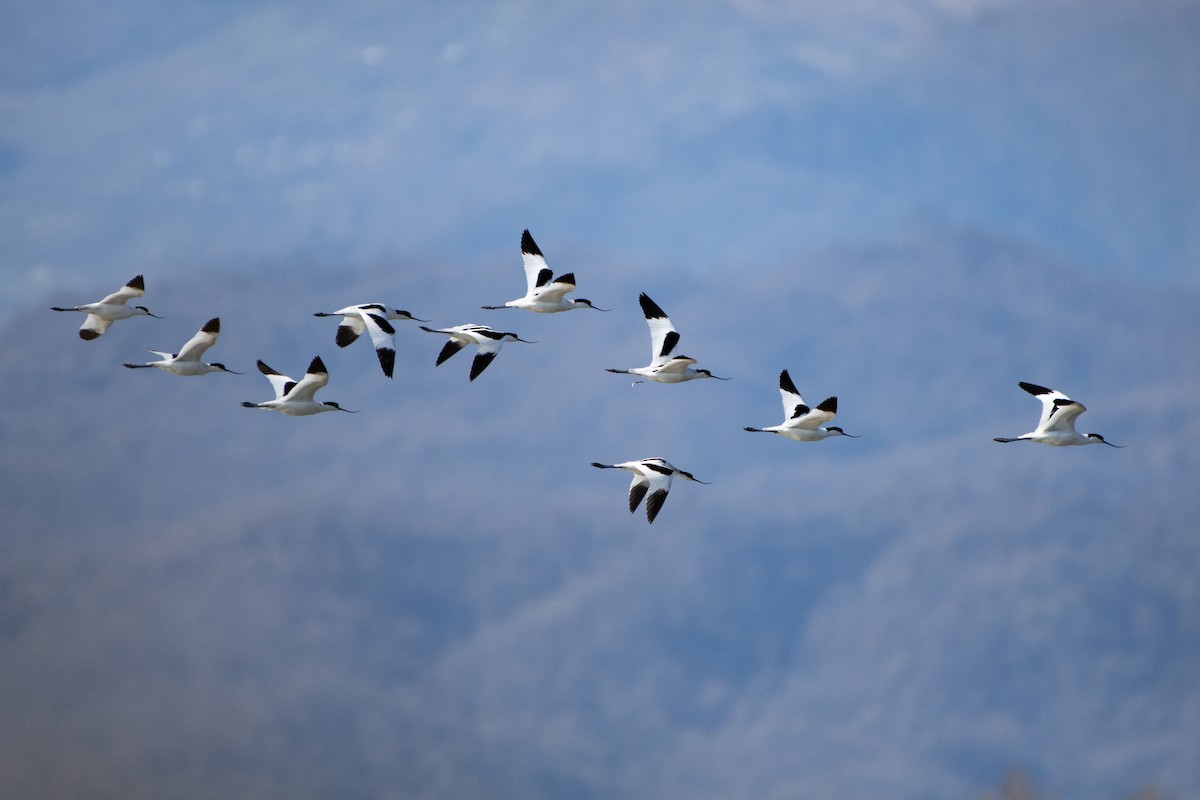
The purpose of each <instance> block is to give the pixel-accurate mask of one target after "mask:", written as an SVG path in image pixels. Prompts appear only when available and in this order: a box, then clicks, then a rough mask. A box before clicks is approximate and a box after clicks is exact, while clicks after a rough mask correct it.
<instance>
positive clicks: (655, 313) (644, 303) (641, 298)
mask: <svg viewBox="0 0 1200 800" xmlns="http://www.w3.org/2000/svg"><path fill="white" fill-rule="evenodd" d="M638 303H639V304H640V305H641V307H642V314H644V315H645V317H646V319H666V317H667V312H665V311H663V310H662V309H661V308H660V307H659V305H658V303H656V302H654V301H653V300H651V299H650V295H648V294H646V293H645V292H642V293H641V294H640V295H638Z"/></svg>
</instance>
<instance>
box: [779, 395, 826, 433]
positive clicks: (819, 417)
mask: <svg viewBox="0 0 1200 800" xmlns="http://www.w3.org/2000/svg"><path fill="white" fill-rule="evenodd" d="M836 416H837V398H836V397H827V398H825V399H824V400H822V401H821V404H820V405H818V406H817V407H816V408H809V407H808V406H806V405H804V404H803V403H801V404H800V405H798V406H796V408H795V410H794V411H793V412H792V416H791V417H789V418H788V419H786V420H784V421H783V425H784V427H786V428H808V429H809V430H814V431H815V430H816V429H817V428H819V427H821V424H822V423H824V422H829V421H830V420H831V419H833V418H834V417H836Z"/></svg>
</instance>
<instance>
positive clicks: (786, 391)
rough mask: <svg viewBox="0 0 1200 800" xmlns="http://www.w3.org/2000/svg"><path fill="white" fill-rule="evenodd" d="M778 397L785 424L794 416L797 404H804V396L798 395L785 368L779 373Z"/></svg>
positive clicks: (798, 391) (798, 392)
mask: <svg viewBox="0 0 1200 800" xmlns="http://www.w3.org/2000/svg"><path fill="white" fill-rule="evenodd" d="M779 397H780V398H781V399H782V400H783V422H784V424H785V425H786V424H787V423H788V422H790V421H791V420H792V418H793V417H795V416H796V409H797V407H799V406H804V407H805V408H808V406H806V405H805V404H804V398H803V397H801V396H800V390H798V389H797V388H796V384H794V383H792V376H791V375H789V374H788V371H787V370H786V369H785V370H784V371H783V372H780V373H779Z"/></svg>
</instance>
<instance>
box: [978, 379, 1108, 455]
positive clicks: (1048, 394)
mask: <svg viewBox="0 0 1200 800" xmlns="http://www.w3.org/2000/svg"><path fill="white" fill-rule="evenodd" d="M1017 385H1018V386H1020V387H1021V388H1022V389H1024V390H1025V391H1027V392H1029V393H1030V394H1031V395H1033V396H1034V397H1036V398H1037V399H1038V400H1041V401H1042V417H1041V419H1039V420H1038V426H1037V428H1035V429H1034V430H1033V431H1031V432H1029V433H1025V434H1022V435H1020V436H1016V437H1013V438H1011V439H1010V438H1007V437H1004V436H997V437H996V438H995V441H997V442H1041V443H1042V444H1048V445H1053V446H1054V447H1065V446H1068V445H1082V444H1106V445H1108V446H1109V447H1122V446H1123V445H1119V444H1113V443H1112V442H1108V441H1105V440H1104V437H1103V436H1101V435H1100V434H1098V433H1078V432H1076V430H1075V418H1076V417H1078V416H1079V415H1080V414H1082V413H1083V412H1084V411H1087V406H1085V405H1084V404H1083V403H1080V402H1079V401H1077V400H1072V399H1071V398H1069V397H1067V396H1066V395H1065V394H1063V393H1062V392H1060V391H1057V390H1055V389H1047V388H1046V387H1045V386H1038V385H1037V384H1036V383H1026V382H1025V381H1021V382H1020V383H1018V384H1017Z"/></svg>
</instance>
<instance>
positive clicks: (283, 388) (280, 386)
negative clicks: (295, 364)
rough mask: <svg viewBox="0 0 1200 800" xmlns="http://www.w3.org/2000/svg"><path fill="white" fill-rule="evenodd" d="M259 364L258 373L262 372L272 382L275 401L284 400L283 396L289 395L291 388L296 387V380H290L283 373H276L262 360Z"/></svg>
mask: <svg viewBox="0 0 1200 800" xmlns="http://www.w3.org/2000/svg"><path fill="white" fill-rule="evenodd" d="M257 363H258V371H259V372H261V373H262V374H263V375H264V376H266V379H267V380H268V381H270V382H271V388H273V389H274V390H275V399H276V400H281V399H283V396H284V395H285V394H287V390H288V389H289V388H290V387H292V386H294V385H295V383H296V382H295V381H294V380H292V379H291V378H289V377H288V376H287V375H284V374H283V373H281V372H276V371H275V370H273V369H271V368H270V367H268V366H267V365H266V364H265V363H264V362H263V360H262V359H261V358H260V359H259V360H258V362H257Z"/></svg>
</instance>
